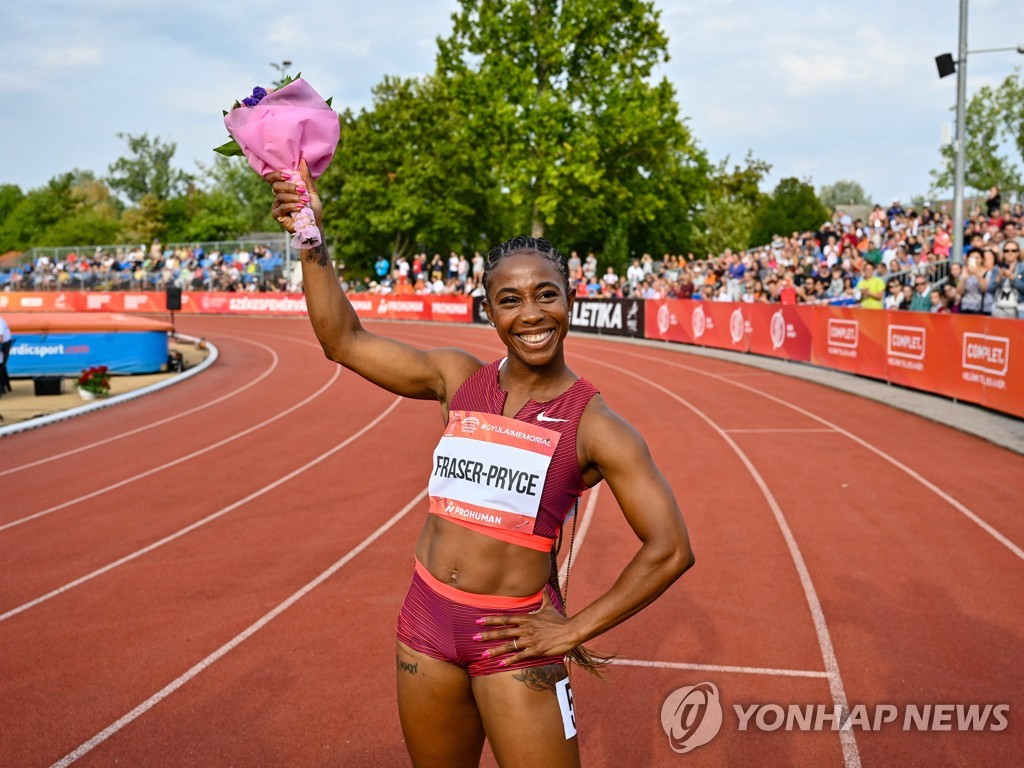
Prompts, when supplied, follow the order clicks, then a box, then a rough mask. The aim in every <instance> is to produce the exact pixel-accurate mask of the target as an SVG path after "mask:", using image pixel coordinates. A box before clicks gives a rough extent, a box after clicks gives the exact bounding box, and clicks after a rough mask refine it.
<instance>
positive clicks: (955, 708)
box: [661, 683, 1010, 754]
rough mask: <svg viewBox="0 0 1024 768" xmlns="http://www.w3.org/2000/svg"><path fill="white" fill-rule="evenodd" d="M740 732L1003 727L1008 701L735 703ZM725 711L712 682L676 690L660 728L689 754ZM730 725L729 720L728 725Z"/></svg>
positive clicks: (993, 729)
mask: <svg viewBox="0 0 1024 768" xmlns="http://www.w3.org/2000/svg"><path fill="white" fill-rule="evenodd" d="M731 709H732V712H733V713H734V714H735V715H736V721H735V723H734V724H735V727H736V730H737V731H764V732H771V731H780V730H781V731H881V730H883V729H885V728H891V729H899V730H902V731H991V732H999V731H1005V730H1006V729H1007V727H1008V726H1009V723H1010V721H1009V716H1010V705H1009V704H951V703H949V704H946V703H944V704H903V705H896V704H873V705H867V704H856V705H854V706H853V707H850V708H846V707H841V706H839V705H837V704H787V705H781V704H733V705H732V707H731ZM727 712H728V710H723V708H722V704H721V701H720V698H719V694H718V688H717V687H715V685H714V683H698V684H697V685H689V686H686V687H684V688H677V689H676V690H674V691H672V693H670V694H669V695H668V698H666V699H665V703H664V704H662V707H661V727H662V729H663V730H664V731H665V734H666V735H667V736H668V742H669V746H670V747H671V748H672V751H673V752H678V753H679V754H685V753H686V752H689V751H691V750H694V749H696V748H697V747H700V746H703V745H705V744H707V743H708V742H710V741H711V740H712V739H713V738H715V736H717V735H718V732H719V731H720V730H721V728H722V725H723V721H724V719H725V716H726V713H727ZM730 725H731V723H730Z"/></svg>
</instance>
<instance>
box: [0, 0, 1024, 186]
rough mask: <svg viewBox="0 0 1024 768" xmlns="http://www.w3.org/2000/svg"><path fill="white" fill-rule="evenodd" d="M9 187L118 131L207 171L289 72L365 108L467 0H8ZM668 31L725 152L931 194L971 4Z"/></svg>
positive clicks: (1006, 59)
mask: <svg viewBox="0 0 1024 768" xmlns="http://www.w3.org/2000/svg"><path fill="white" fill-rule="evenodd" d="M3 5H4V10H3V15H2V19H3V23H2V24H0V50H3V51H4V52H5V54H6V55H5V59H6V64H5V70H6V71H5V73H4V74H3V75H2V76H0V99H2V103H3V109H2V110H0V137H2V142H0V183H14V184H18V185H19V186H21V187H22V188H26V189H27V188H32V187H36V186H39V185H41V184H43V183H45V182H46V181H47V180H48V179H49V178H51V177H52V176H54V175H56V174H58V173H61V172H63V171H67V170H70V169H72V168H76V167H77V168H83V169H90V170H93V171H95V172H96V173H98V174H100V175H102V174H105V173H106V170H107V167H108V166H109V165H110V163H112V162H113V161H114V160H116V159H117V158H118V157H119V156H120V155H121V154H123V153H124V149H125V145H124V143H123V142H122V141H121V140H119V139H118V138H117V135H116V134H118V133H136V134H137V133H143V132H147V133H149V134H150V135H151V136H154V135H155V136H159V137H160V138H161V139H162V140H164V141H165V142H174V143H176V144H177V148H178V151H177V154H176V156H175V157H176V164H177V165H178V166H179V167H181V168H183V169H185V170H187V171H195V170H196V161H197V160H198V161H201V162H207V163H208V162H210V159H211V154H210V148H211V147H213V146H216V145H217V144H220V143H221V142H222V141H223V140H224V138H225V133H224V130H223V125H222V123H221V120H220V110H221V109H222V108H226V106H227V105H229V104H230V103H231V102H232V101H233V100H234V99H235V98H238V97H240V96H243V95H245V94H247V93H248V91H249V90H250V89H251V87H252V86H253V85H255V84H258V83H267V82H269V81H271V80H272V79H273V78H274V76H275V71H274V70H273V68H272V67H271V66H270V63H271V62H275V61H277V62H280V61H284V60H291V61H293V62H295V65H296V66H294V67H293V68H292V69H293V70H296V69H301V70H302V71H303V74H304V76H305V77H306V79H307V80H309V81H310V82H311V83H312V84H313V86H314V87H316V88H317V90H319V91H320V92H321V93H322V94H324V95H325V96H326V95H333V96H334V100H335V101H334V103H335V105H336V106H340V105H348V106H351V107H353V108H359V107H363V106H368V105H369V104H370V102H371V89H372V88H373V86H374V85H375V84H376V83H378V82H379V81H380V80H381V79H382V78H383V77H384V75H401V76H411V75H421V74H424V73H426V72H428V71H430V70H431V69H432V68H433V64H434V55H435V50H436V44H435V41H436V38H437V37H438V36H446V35H447V34H448V33H449V32H450V29H451V14H452V13H453V11H454V10H455V9H456V7H457V3H456V2H455V0H381V1H380V2H377V3H366V2H352V1H351V0H332V1H331V2H328V1H327V0H307V1H306V2H305V3H300V4H297V5H295V6H294V7H295V12H294V13H293V14H290V15H282V13H281V11H282V8H283V7H284V6H282V5H281V4H280V3H270V2H266V1H265V0H249V1H246V2H243V1H242V0H221V1H220V2H216V3H211V2H208V1H204V2H196V1H195V0H176V2H173V3H171V2H161V1H159V0H158V1H157V2H138V1H137V0H90V2H87V3H85V2H71V0H60V1H58V0H37V1H36V2H35V3H18V4H15V3H13V2H10V0H7V1H6V2H4V3H3ZM656 7H657V8H659V9H660V10H661V12H662V24H663V26H664V28H665V30H666V32H667V33H668V36H669V40H670V43H669V54H670V57H671V59H670V61H669V62H668V63H667V64H666V65H665V66H664V67H662V70H661V74H663V75H664V76H665V77H667V78H668V79H669V80H670V81H671V82H672V83H673V84H674V85H675V87H676V90H677V97H678V101H679V104H680V108H681V113H682V114H683V115H684V116H685V117H686V118H687V119H688V122H689V125H690V127H691V128H692V130H693V131H694V133H695V134H696V136H697V138H698V140H699V142H700V143H701V145H702V146H703V147H704V148H705V149H706V150H707V152H708V154H709V156H710V158H711V159H712V160H713V161H717V160H719V159H721V158H722V157H724V156H726V155H729V156H731V157H732V158H733V159H735V160H740V159H742V158H743V157H744V156H745V155H746V153H747V151H748V150H752V151H753V152H754V154H755V155H756V156H758V157H760V158H762V159H764V160H766V161H768V162H769V163H771V164H772V166H773V170H772V174H771V177H770V179H769V187H771V186H773V185H774V183H775V182H777V181H778V179H780V178H783V177H786V176H797V177H799V178H810V179H811V180H812V182H813V183H814V185H815V187H819V188H820V186H821V185H822V184H828V183H832V182H834V181H836V180H838V179H854V180H856V181H858V182H860V183H861V184H862V185H863V186H864V188H865V190H866V191H867V192H868V193H869V194H870V195H871V196H872V197H873V198H875V199H876V200H878V201H880V202H889V201H891V200H892V199H893V198H899V199H901V200H908V199H909V198H910V197H911V196H912V195H915V194H925V193H927V192H928V189H929V186H930V179H929V175H928V172H929V170H931V169H932V168H935V167H936V166H937V165H938V145H939V140H940V131H941V125H942V124H943V123H949V122H952V119H953V117H952V112H950V110H949V108H950V106H951V105H952V104H953V102H954V99H955V91H956V83H955V78H952V77H950V78H946V79H944V80H939V79H938V76H937V75H936V71H935V64H934V57H935V56H936V55H937V54H939V53H943V52H946V51H948V52H951V53H954V55H955V53H956V48H957V24H958V11H959V2H957V0H907V1H906V2H898V3H894V2H883V1H882V0H862V2H856V3H851V2H824V1H818V2H815V1H814V0H791V1H790V2H789V3H786V4H782V3H765V2H755V0H716V1H715V2H700V3H698V2H689V1H688V0H687V1H683V0H656ZM969 43H970V47H971V48H972V49H981V48H995V47H1003V46H1011V45H1018V44H1024V3H1022V2H1020V0H973V2H971V9H970V28H969ZM969 65H970V66H969V68H968V95H970V94H971V93H972V92H973V91H974V90H976V89H977V88H978V87H980V86H981V85H984V84H992V85H995V84H997V83H999V82H1000V81H1001V80H1002V79H1003V78H1005V77H1006V75H1008V74H1009V73H1010V72H1012V71H1013V68H1014V67H1017V66H1022V65H1024V56H1021V55H1018V54H1016V53H1012V52H1010V53H996V54H985V55H976V56H973V57H971V58H970V60H969Z"/></svg>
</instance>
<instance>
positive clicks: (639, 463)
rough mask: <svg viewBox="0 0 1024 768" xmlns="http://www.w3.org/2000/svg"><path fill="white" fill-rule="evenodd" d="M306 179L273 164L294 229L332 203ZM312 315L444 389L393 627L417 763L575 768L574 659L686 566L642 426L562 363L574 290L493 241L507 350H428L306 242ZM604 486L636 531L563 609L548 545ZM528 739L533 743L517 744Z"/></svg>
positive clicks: (327, 329)
mask: <svg viewBox="0 0 1024 768" xmlns="http://www.w3.org/2000/svg"><path fill="white" fill-rule="evenodd" d="M300 172H301V174H302V177H301V178H294V177H293V175H292V174H290V173H288V172H275V173H271V174H268V176H267V181H268V182H270V184H271V185H272V187H273V190H274V194H275V198H274V204H273V207H272V209H271V213H272V215H273V216H274V217H275V218H276V219H277V220H278V221H279V222H280V223H281V225H282V226H283V227H284V228H285V229H287V230H289V231H291V230H292V228H293V227H294V217H295V215H296V214H297V213H298V212H299V211H300V210H302V209H303V208H305V207H307V206H308V207H310V208H311V209H312V210H313V212H314V214H315V217H316V222H317V225H318V226H319V227H320V228H321V230H322V228H323V222H322V209H321V205H320V199H319V196H318V194H317V192H316V188H315V186H314V185H313V182H312V179H311V178H310V176H309V174H308V172H307V170H306V168H305V165H304V164H303V165H301V166H300ZM302 271H303V283H304V286H305V290H306V303H307V306H308V309H309V316H310V321H311V322H312V325H313V329H314V331H315V333H316V336H317V338H318V339H319V341H320V344H321V346H322V347H323V349H324V353H325V354H326V355H327V357H329V358H330V359H332V360H334V361H336V362H338V363H339V364H341V365H343V366H345V367H346V368H349V369H350V370H352V371H354V372H356V373H358V374H359V375H361V376H363V377H364V378H366V379H367V380H368V381H371V382H373V383H375V384H377V385H379V386H381V387H383V388H384V389H387V390H388V391H390V392H394V393H396V394H399V395H402V396H405V397H411V398H418V399H431V400H437V401H438V402H439V404H440V406H441V417H442V420H443V423H444V431H443V433H442V435H441V438H440V440H439V442H438V445H437V448H436V449H435V451H434V460H433V462H432V465H431V466H432V468H433V469H432V473H431V477H430V481H429V496H430V507H429V514H428V515H427V516H426V521H425V523H424V526H423V530H422V532H421V534H420V537H419V541H418V542H417V545H416V557H415V561H414V567H413V569H412V570H413V573H412V585H411V587H410V589H409V593H408V595H407V596H406V599H405V603H404V605H403V606H402V609H401V613H400V615H399V620H398V644H397V659H396V661H397V675H398V708H399V716H400V718H401V721H402V730H403V732H404V734H405V741H406V746H407V748H408V750H409V754H410V757H411V758H412V762H413V764H414V765H417V766H435V765H436V766H469V765H476V764H478V763H479V760H480V755H481V751H482V749H483V743H484V739H485V738H486V739H487V740H488V741H489V742H490V744H491V748H492V749H493V751H494V754H495V756H496V757H497V760H498V762H499V763H500V764H502V765H512V764H515V765H531V766H549V765H550V766H556V765H557V766H572V765H578V764H579V746H578V743H577V739H576V719H575V712H574V710H573V705H572V692H571V690H570V688H569V678H568V668H567V665H568V663H569V662H572V661H575V662H577V663H581V664H583V666H586V667H590V668H596V666H598V664H599V662H595V659H594V657H592V656H590V655H588V654H587V653H586V652H585V651H584V650H583V649H582V644H583V643H584V642H586V641H588V640H590V639H591V638H594V637H596V636H598V635H600V634H601V633H603V632H606V631H607V630H609V629H611V628H612V627H614V626H616V625H617V624H619V623H621V622H623V621H625V620H626V619H627V618H629V617H630V616H632V615H633V614H635V613H637V612H638V611H640V610H641V609H642V608H644V607H645V606H647V605H649V604H650V603H651V602H653V601H654V600H655V599H656V598H657V597H658V596H659V595H660V594H661V593H662V592H664V591H665V590H666V589H667V588H668V587H669V586H670V585H671V584H672V583H673V582H674V581H675V580H676V579H678V578H679V576H680V575H682V573H683V572H684V571H685V570H686V569H687V568H689V567H690V566H691V565H693V562H694V560H693V553H692V551H691V549H690V543H689V538H688V536H687V533H686V528H685V526H684V524H683V520H682V516H681V514H680V512H679V507H678V505H677V504H676V500H675V498H674V497H673V494H672V491H671V489H670V488H669V486H668V483H667V482H666V481H665V478H664V477H663V476H662V474H661V472H659V471H658V469H657V467H655V465H654V463H653V461H652V459H651V456H650V453H649V452H648V450H647V446H646V444H645V442H644V440H643V438H641V437H640V435H639V434H638V433H637V432H636V431H635V430H634V429H633V428H632V427H631V426H629V425H628V424H627V423H626V422H624V421H623V420H622V419H621V418H620V417H618V416H617V415H616V414H615V413H614V412H613V411H612V410H611V409H610V408H609V407H608V405H607V404H606V403H605V402H604V400H603V399H602V397H601V395H600V394H599V393H598V391H597V389H595V387H594V386H593V385H592V384H591V383H590V382H588V381H587V380H585V379H583V378H581V377H579V376H577V375H576V374H575V373H573V371H572V370H571V369H570V368H569V367H568V365H566V362H565V350H564V344H563V343H564V341H565V337H566V334H567V333H568V332H569V320H570V316H571V311H572V305H573V301H574V299H575V293H574V291H572V290H571V289H570V288H569V280H568V269H567V267H566V263H565V260H564V259H563V258H562V256H561V254H560V253H559V252H558V250H557V249H556V248H554V247H553V246H552V245H551V244H550V243H548V242H547V241H546V240H543V239H539V238H537V239H535V238H530V237H517V238H515V239H513V240H509V241H508V242H505V243H502V244H501V245H499V246H498V247H496V248H495V249H494V250H492V251H491V253H490V255H489V258H488V263H487V266H486V268H485V270H484V274H483V281H484V288H485V292H486V295H485V299H484V308H485V310H486V312H487V316H488V318H489V319H490V321H491V324H492V325H493V326H494V328H495V330H496V331H497V333H498V337H499V338H500V339H501V341H502V343H503V344H504V345H505V348H506V350H507V353H506V356H505V357H504V358H503V359H501V360H495V361H493V362H491V363H486V364H485V363H484V362H482V361H480V360H478V359H477V358H475V357H473V356H472V355H470V354H468V353H467V352H464V351H462V350H458V349H435V350H430V351H422V350H418V349H415V348H413V347H409V346H407V345H405V344H402V343H400V342H397V341H395V340H392V339H388V338H385V337H382V336H378V335H376V334H372V333H369V332H368V331H366V330H365V329H364V328H363V327H362V325H361V324H360V322H359V318H358V317H357V316H356V313H355V311H354V310H353V308H352V305H351V304H350V303H349V302H348V300H347V299H346V298H345V296H344V294H343V293H342V291H341V289H340V287H339V284H338V280H337V276H336V275H335V272H334V268H333V262H332V261H331V259H330V258H329V257H328V254H327V250H326V246H325V245H318V246H315V247H313V248H311V249H309V250H304V251H303V258H302ZM602 480H604V481H606V482H607V483H608V485H609V486H610V487H611V489H612V491H613V493H614V494H615V497H616V499H617V500H618V502H619V504H620V506H621V509H622V513H623V515H624V517H625V519H626V521H627V522H628V524H629V525H630V527H631V528H632V529H633V531H634V533H635V534H636V536H637V539H638V541H639V544H640V545H639V547H638V549H637V552H636V554H635V555H634V557H633V559H632V560H631V561H630V562H629V564H628V565H627V567H626V568H625V570H623V572H622V574H621V575H620V576H619V577H618V579H617V580H616V581H615V583H614V585H613V586H612V588H611V589H610V590H609V591H608V592H606V593H605V594H604V595H602V596H601V597H599V598H598V599H597V600H595V601H594V602H592V603H591V604H590V605H588V606H586V607H585V608H583V609H582V610H580V611H579V612H578V613H575V614H574V615H572V616H568V615H567V612H566V607H565V605H564V601H563V599H562V595H561V591H560V589H559V583H558V575H557V574H558V569H557V565H556V560H555V556H556V555H557V553H558V550H559V548H560V544H561V538H562V527H563V523H564V522H565V520H566V518H567V517H568V516H569V514H570V512H572V510H573V508H574V506H575V503H576V501H577V500H578V498H579V496H580V495H581V494H582V493H583V492H584V491H585V490H586V489H587V488H591V487H593V486H595V485H597V484H598V483H599V482H601V481H602ZM524 735H528V736H529V738H524Z"/></svg>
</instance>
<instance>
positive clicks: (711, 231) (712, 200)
mask: <svg viewBox="0 0 1024 768" xmlns="http://www.w3.org/2000/svg"><path fill="white" fill-rule="evenodd" d="M729 162H730V158H729V157H728V156H727V157H725V158H723V159H722V160H721V161H720V162H719V163H718V164H717V165H716V166H715V167H714V168H713V169H712V170H711V173H710V176H709V179H708V181H709V183H708V190H707V194H706V195H705V200H704V206H703V210H702V211H701V215H700V217H699V226H698V231H697V232H696V233H695V236H694V238H693V243H692V246H693V248H694V249H695V251H696V252H697V253H720V252H721V251H723V250H724V249H726V248H732V249H734V250H744V249H746V248H749V247H750V246H751V245H755V244H756V243H754V242H753V241H752V239H751V237H752V234H753V229H754V220H755V217H756V213H757V210H758V208H759V207H760V206H761V203H762V202H763V200H764V198H765V195H764V193H763V192H761V183H762V182H763V181H764V178H765V177H766V176H767V175H768V172H769V171H771V168H772V167H771V165H769V164H768V163H766V162H765V161H763V160H760V159H758V158H756V157H754V154H753V153H752V152H748V153H747V157H746V159H745V161H744V164H743V165H740V164H735V165H733V166H732V169H731V170H730V168H729Z"/></svg>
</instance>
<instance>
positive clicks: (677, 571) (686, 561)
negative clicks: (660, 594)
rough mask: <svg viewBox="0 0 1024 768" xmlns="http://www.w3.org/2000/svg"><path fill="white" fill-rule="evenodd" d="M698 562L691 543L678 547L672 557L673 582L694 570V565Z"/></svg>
mask: <svg viewBox="0 0 1024 768" xmlns="http://www.w3.org/2000/svg"><path fill="white" fill-rule="evenodd" d="M696 562H697V558H696V557H695V556H694V554H693V550H692V549H690V543H689V542H684V543H683V544H681V545H680V546H678V547H677V548H676V551H675V552H674V553H673V555H672V575H673V579H672V580H673V581H675V580H676V579H678V578H679V577H680V576H682V575H683V574H684V573H686V572H687V571H688V570H690V569H691V568H693V564H694V563H696Z"/></svg>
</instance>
